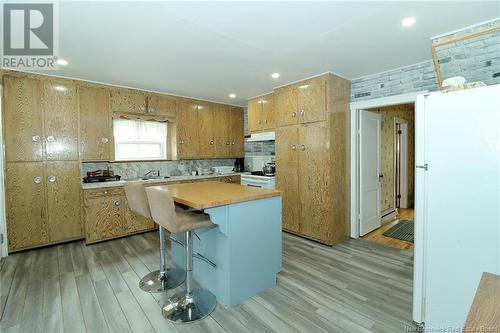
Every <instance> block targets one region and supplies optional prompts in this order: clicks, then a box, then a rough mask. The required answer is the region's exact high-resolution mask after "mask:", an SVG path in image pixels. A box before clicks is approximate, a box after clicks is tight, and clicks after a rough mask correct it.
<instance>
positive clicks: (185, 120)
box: [175, 99, 200, 160]
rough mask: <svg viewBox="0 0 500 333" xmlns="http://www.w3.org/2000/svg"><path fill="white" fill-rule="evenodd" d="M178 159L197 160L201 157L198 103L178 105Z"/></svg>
mask: <svg viewBox="0 0 500 333" xmlns="http://www.w3.org/2000/svg"><path fill="white" fill-rule="evenodd" d="M175 131H176V143H177V145H176V148H177V159H180V160H184V159H195V158H198V155H199V150H200V147H199V141H200V138H199V135H198V103H196V101H191V100H187V99H186V100H182V101H180V102H179V104H178V105H177V119H176V123H175Z"/></svg>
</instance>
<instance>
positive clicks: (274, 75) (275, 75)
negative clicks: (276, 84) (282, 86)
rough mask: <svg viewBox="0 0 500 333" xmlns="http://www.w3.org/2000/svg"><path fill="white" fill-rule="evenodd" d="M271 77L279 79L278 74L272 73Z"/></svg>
mask: <svg viewBox="0 0 500 333" xmlns="http://www.w3.org/2000/svg"><path fill="white" fill-rule="evenodd" d="M271 77H272V78H273V79H277V78H279V77H280V73H273V74H271Z"/></svg>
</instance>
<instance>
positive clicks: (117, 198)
mask: <svg viewBox="0 0 500 333" xmlns="http://www.w3.org/2000/svg"><path fill="white" fill-rule="evenodd" d="M83 196H84V215H85V242H86V243H87V244H90V243H95V242H99V241H103V240H107V239H112V238H117V237H122V236H126V235H128V234H133V233H137V232H141V231H148V230H152V229H154V228H156V225H155V223H154V222H153V221H152V220H150V219H146V218H144V217H142V216H138V215H137V214H135V213H134V212H132V211H131V210H130V208H129V207H128V205H127V199H126V197H125V193H124V191H123V188H121V187H116V188H102V189H90V190H85V191H84V195H83Z"/></svg>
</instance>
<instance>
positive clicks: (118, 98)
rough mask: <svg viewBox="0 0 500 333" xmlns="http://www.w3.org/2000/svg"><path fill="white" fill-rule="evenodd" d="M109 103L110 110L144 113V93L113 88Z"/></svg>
mask: <svg viewBox="0 0 500 333" xmlns="http://www.w3.org/2000/svg"><path fill="white" fill-rule="evenodd" d="M109 105H110V111H111V112H127V113H145V112H146V95H145V94H144V93H142V92H139V91H134V90H125V89H124V90H113V91H111V96H110V101H109Z"/></svg>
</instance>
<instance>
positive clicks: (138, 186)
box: [123, 181, 151, 219]
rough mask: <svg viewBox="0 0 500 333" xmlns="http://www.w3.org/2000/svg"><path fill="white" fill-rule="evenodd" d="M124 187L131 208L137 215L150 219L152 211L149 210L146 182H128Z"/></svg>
mask: <svg viewBox="0 0 500 333" xmlns="http://www.w3.org/2000/svg"><path fill="white" fill-rule="evenodd" d="M123 187H124V189H125V196H126V197H127V202H128V206H129V207H130V210H131V211H133V212H134V213H136V214H137V215H140V216H143V217H146V218H148V219H150V218H151V211H150V210H149V203H148V196H147V195H146V189H145V188H144V184H143V183H142V182H139V181H137V182H126V183H125V185H124V186H123Z"/></svg>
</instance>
